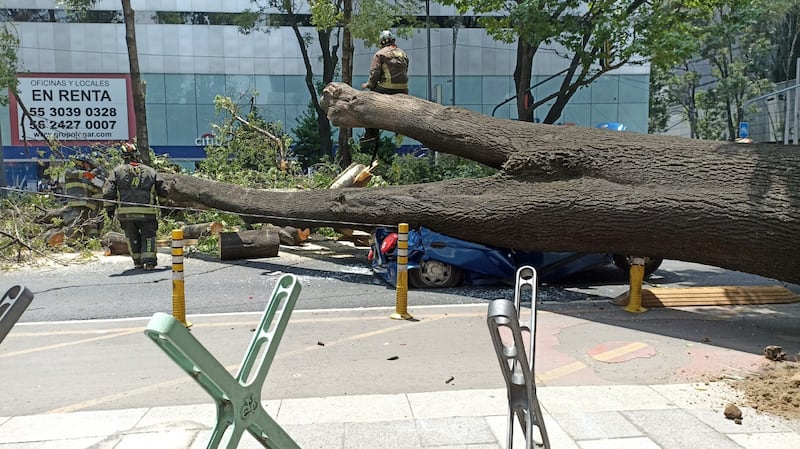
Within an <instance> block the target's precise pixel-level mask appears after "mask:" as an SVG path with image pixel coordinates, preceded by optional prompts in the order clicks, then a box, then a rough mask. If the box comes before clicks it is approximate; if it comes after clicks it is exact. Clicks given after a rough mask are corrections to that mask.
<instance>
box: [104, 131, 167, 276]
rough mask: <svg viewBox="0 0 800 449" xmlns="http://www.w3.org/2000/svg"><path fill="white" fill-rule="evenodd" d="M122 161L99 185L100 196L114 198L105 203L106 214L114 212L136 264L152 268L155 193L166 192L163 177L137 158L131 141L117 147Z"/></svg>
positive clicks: (165, 194) (154, 237)
mask: <svg viewBox="0 0 800 449" xmlns="http://www.w3.org/2000/svg"><path fill="white" fill-rule="evenodd" d="M120 153H121V155H122V159H123V161H124V163H122V164H120V165H118V166H117V167H115V168H114V171H113V172H112V173H111V175H110V176H109V177H108V182H107V183H106V185H105V187H104V188H103V198H105V199H107V200H115V201H117V202H116V203H106V213H107V214H108V216H109V217H114V216H115V215H116V217H117V220H119V224H120V226H121V227H122V229H123V230H124V231H125V237H127V239H128V249H129V251H130V254H131V258H132V259H133V265H134V267H136V268H144V269H145V270H152V269H154V268H155V267H156V264H157V258H156V232H157V231H158V219H157V216H158V211H157V209H156V208H155V207H153V206H154V205H155V204H157V198H156V197H157V196H160V197H165V196H167V191H166V188H165V187H164V181H163V180H162V179H160V178H159V177H158V175H157V174H156V171H155V170H154V169H153V168H151V167H149V166H147V165H144V164H142V163H141V162H140V161H139V152H138V150H136V147H135V146H134V145H133V144H130V143H125V144H123V145H122V148H121V151H120Z"/></svg>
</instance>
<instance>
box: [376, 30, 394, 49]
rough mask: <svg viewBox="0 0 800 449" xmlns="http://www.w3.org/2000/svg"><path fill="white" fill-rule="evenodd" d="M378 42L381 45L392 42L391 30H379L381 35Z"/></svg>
mask: <svg viewBox="0 0 800 449" xmlns="http://www.w3.org/2000/svg"><path fill="white" fill-rule="evenodd" d="M378 42H379V43H380V45H381V47H385V46H387V45H391V44H394V34H392V32H391V31H389V30H383V31H381V36H380V38H379V40H378Z"/></svg>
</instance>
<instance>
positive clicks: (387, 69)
mask: <svg viewBox="0 0 800 449" xmlns="http://www.w3.org/2000/svg"><path fill="white" fill-rule="evenodd" d="M367 88H369V89H370V90H374V91H375V92H381V93H386V94H400V93H403V94H407V93H408V56H407V55H406V52H404V51H403V50H401V49H399V48H397V46H396V45H387V46H385V47H383V48H381V49H380V50H378V51H377V52H375V56H373V57H372V64H371V65H370V67H369V81H367Z"/></svg>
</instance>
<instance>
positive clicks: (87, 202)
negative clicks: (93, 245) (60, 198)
mask: <svg viewBox="0 0 800 449" xmlns="http://www.w3.org/2000/svg"><path fill="white" fill-rule="evenodd" d="M105 180H106V171H105V169H103V167H101V166H99V164H98V163H97V161H96V160H95V159H94V158H92V157H91V156H88V155H85V154H79V155H76V156H74V157H73V158H72V165H71V166H70V167H68V168H67V170H66V172H65V173H64V193H65V194H66V196H67V208H66V210H65V211H64V215H63V217H64V224H65V225H67V231H66V234H67V236H69V237H78V238H80V237H99V236H100V231H101V230H102V229H103V217H102V215H100V207H101V206H102V201H101V198H102V194H103V184H104V183H105Z"/></svg>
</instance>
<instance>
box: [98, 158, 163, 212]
mask: <svg viewBox="0 0 800 449" xmlns="http://www.w3.org/2000/svg"><path fill="white" fill-rule="evenodd" d="M158 196H161V197H165V196H167V190H166V188H165V187H164V181H163V180H162V179H160V178H159V177H158V175H157V174H156V171H155V170H153V169H152V168H151V167H149V166H147V165H144V164H140V163H138V162H129V163H127V164H122V165H118V166H117V167H115V168H114V171H113V172H112V173H111V176H109V177H108V182H107V183H106V185H105V187H104V188H103V198H105V199H107V200H116V201H118V202H119V203H117V204H115V205H108V206H106V210H107V211H108V212H109V216H113V215H114V207H116V215H117V219H118V220H119V221H126V220H130V221H133V220H143V219H150V218H155V217H156V214H157V209H156V208H155V207H153V205H155V204H157V202H158V199H157V197H158Z"/></svg>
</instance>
